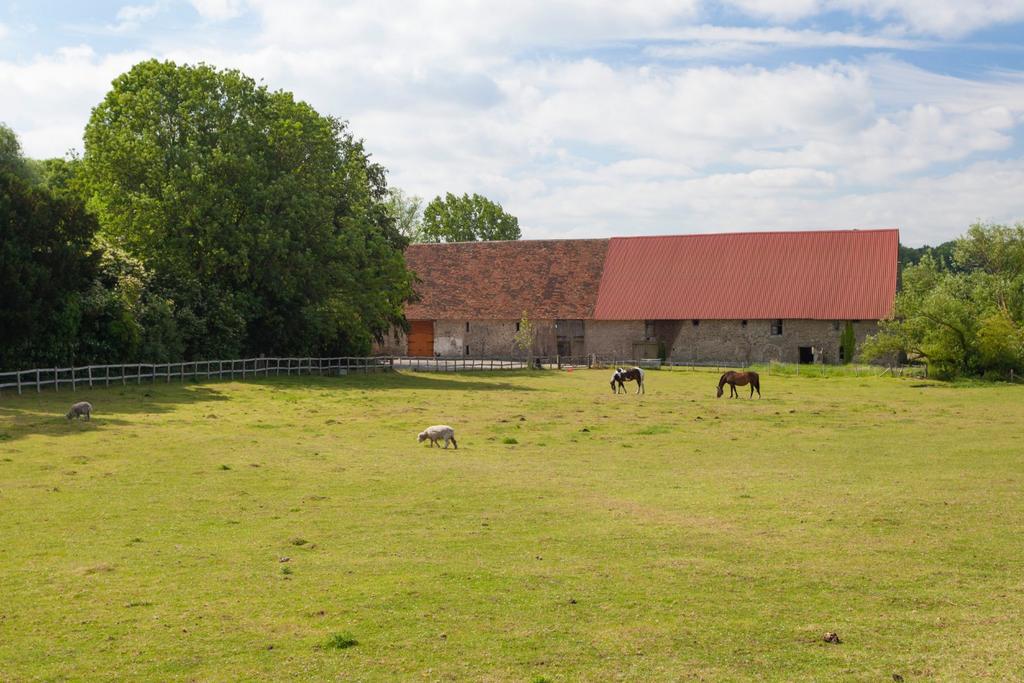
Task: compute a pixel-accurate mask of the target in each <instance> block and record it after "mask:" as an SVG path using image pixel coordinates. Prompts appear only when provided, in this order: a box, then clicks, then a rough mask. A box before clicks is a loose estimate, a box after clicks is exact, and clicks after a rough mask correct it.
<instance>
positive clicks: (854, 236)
mask: <svg viewBox="0 0 1024 683" xmlns="http://www.w3.org/2000/svg"><path fill="white" fill-rule="evenodd" d="M898 257H899V231H898V230H895V229H892V230H827V231H811V232H748V233H728V234H719V235H679V236H668V237H613V238H612V239H611V242H610V244H609V246H608V255H607V257H606V259H605V266H604V274H603V276H602V278H601V286H600V289H599V290H598V295H597V306H596V307H595V309H594V318H595V319H597V320H686V319H696V320H722V319H725V320H730V319H751V320H759V319H774V318H788V319H811V320H879V319H882V318H887V317H888V316H889V314H890V313H891V312H892V305H893V299H894V297H895V295H896V267H897V260H898Z"/></svg>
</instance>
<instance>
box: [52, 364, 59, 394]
mask: <svg viewBox="0 0 1024 683" xmlns="http://www.w3.org/2000/svg"><path fill="white" fill-rule="evenodd" d="M53 389H54V391H60V375H58V374H57V368H54V369H53Z"/></svg>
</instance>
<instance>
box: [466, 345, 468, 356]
mask: <svg viewBox="0 0 1024 683" xmlns="http://www.w3.org/2000/svg"><path fill="white" fill-rule="evenodd" d="M466 355H467V356H468V355H469V344H466Z"/></svg>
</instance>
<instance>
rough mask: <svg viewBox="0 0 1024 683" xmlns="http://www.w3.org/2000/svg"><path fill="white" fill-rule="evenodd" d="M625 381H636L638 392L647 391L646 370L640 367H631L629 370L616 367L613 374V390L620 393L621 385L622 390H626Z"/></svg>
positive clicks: (644, 392)
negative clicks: (645, 383) (645, 385)
mask: <svg viewBox="0 0 1024 683" xmlns="http://www.w3.org/2000/svg"><path fill="white" fill-rule="evenodd" d="M624 382H636V393H638V394H646V393H647V391H646V390H645V389H644V371H643V370H641V369H640V368H630V369H629V370H624V369H622V368H615V374H614V375H612V391H614V392H615V393H616V394H618V393H619V387H621V388H622V391H623V392H625V391H626V385H625V384H624Z"/></svg>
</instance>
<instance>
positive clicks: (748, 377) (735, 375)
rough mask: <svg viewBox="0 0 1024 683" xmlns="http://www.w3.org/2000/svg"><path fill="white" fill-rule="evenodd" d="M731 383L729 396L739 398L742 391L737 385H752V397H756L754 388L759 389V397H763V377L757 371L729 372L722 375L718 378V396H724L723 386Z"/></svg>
mask: <svg viewBox="0 0 1024 683" xmlns="http://www.w3.org/2000/svg"><path fill="white" fill-rule="evenodd" d="M726 384H728V385H729V398H739V396H740V392H738V391H736V385H739V386H741V387H742V386H746V385H747V384H749V385H750V398H754V390H755V389H756V390H757V397H758V398H761V378H760V377H758V376H757V373H756V372H734V371H733V370H730V371H729V372H727V373H725V374H723V375H722V377H721V379H719V380H718V398H722V387H724V386H725V385H726Z"/></svg>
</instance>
